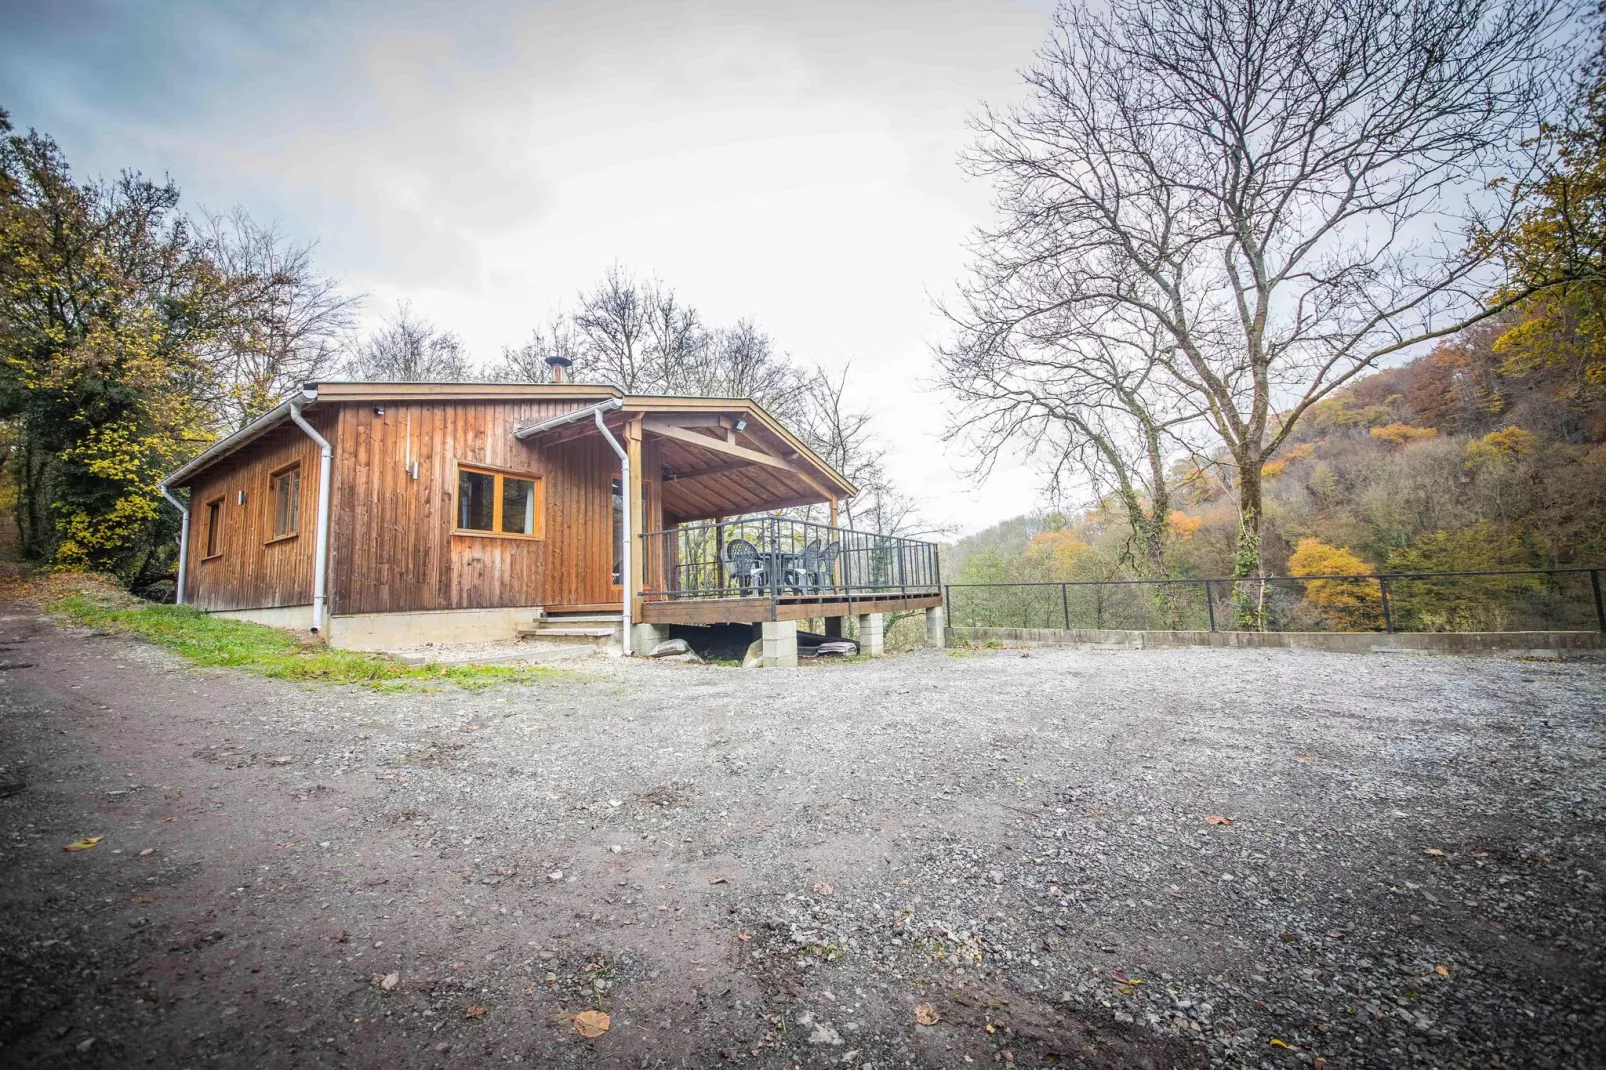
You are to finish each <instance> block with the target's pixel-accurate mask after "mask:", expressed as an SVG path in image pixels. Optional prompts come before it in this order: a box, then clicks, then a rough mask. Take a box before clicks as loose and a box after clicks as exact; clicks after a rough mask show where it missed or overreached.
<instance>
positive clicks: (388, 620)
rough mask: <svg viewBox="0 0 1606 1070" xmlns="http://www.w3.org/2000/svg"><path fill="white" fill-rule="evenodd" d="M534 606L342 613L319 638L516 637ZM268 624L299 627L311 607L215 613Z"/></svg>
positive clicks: (370, 642) (372, 646) (376, 642)
mask: <svg viewBox="0 0 1606 1070" xmlns="http://www.w3.org/2000/svg"><path fill="white" fill-rule="evenodd" d="M538 612H540V607H539V606H519V607H516V608H513V609H441V610H429V611H424V612H417V613H348V614H343V615H340V616H333V617H330V618H329V628H328V631H327V633H326V634H325V636H324V640H325V641H326V642H327V643H328V644H329V645H330V646H332V647H337V648H339V649H342V650H400V649H403V648H406V647H414V646H421V645H422V644H424V643H487V642H495V641H499V640H503V639H514V638H517V637H518V634H519V628H520V627H521V626H524V625H528V624H530V623H531V622H532V621H533V620H534V619H535V616H536V614H537V613H538ZM216 615H217V616H219V617H228V618H229V619H230V620H246V621H250V622H251V623H253V624H266V625H269V626H270V627H274V628H289V629H291V630H293V631H301V632H304V631H306V630H307V629H308V627H310V626H311V624H312V607H311V606H310V605H308V606H287V607H283V608H277V609H238V610H226V611H221V612H219V613H217V614H216Z"/></svg>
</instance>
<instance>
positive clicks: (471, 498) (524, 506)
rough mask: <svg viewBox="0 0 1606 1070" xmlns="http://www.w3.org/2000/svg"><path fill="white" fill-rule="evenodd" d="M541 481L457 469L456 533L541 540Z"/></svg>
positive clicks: (460, 467)
mask: <svg viewBox="0 0 1606 1070" xmlns="http://www.w3.org/2000/svg"><path fill="white" fill-rule="evenodd" d="M540 498H541V493H540V480H539V479H534V478H531V477H529V476H522V475H518V474H516V473H512V472H498V471H496V470H495V469H481V468H468V467H464V466H459V467H458V469H457V531H458V533H459V534H464V535H505V536H512V537H515V538H517V537H523V538H530V539H538V538H540V537H541V527H540V516H541V501H540Z"/></svg>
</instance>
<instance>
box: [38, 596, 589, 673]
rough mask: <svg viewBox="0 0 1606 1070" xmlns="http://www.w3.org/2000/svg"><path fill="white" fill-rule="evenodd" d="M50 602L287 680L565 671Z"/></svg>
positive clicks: (220, 664)
mask: <svg viewBox="0 0 1606 1070" xmlns="http://www.w3.org/2000/svg"><path fill="white" fill-rule="evenodd" d="M50 608H51V609H52V610H53V611H54V612H56V613H60V614H62V615H64V616H67V617H70V618H71V619H73V620H75V621H77V622H78V623H80V624H84V625H87V626H89V627H91V628H98V629H100V630H101V631H106V632H123V633H127V634H130V635H137V636H139V637H140V638H142V639H148V640H150V641H151V642H153V643H155V644H156V645H157V646H160V647H162V648H164V649H166V650H171V651H173V652H174V653H175V654H179V655H182V656H183V657H185V658H188V659H189V660H190V661H193V662H194V663H195V664H197V665H203V666H208V667H215V668H230V669H243V670H244V671H246V672H251V673H256V674H257V675H259V676H272V677H275V678H278V679H282V680H303V681H315V682H321V683H327V684H363V685H365V686H368V687H373V688H376V689H379V690H387V691H391V690H394V691H419V690H432V689H434V688H437V687H438V686H439V685H441V684H454V685H456V686H457V687H462V688H468V689H471V690H478V689H481V688H486V687H492V686H495V685H497V684H527V683H534V682H536V681H540V680H550V679H553V678H555V677H557V676H559V675H561V674H560V673H557V672H556V671H554V670H552V669H545V668H539V667H536V666H531V665H435V664H429V665H419V666H409V665H403V664H402V663H401V662H400V661H398V660H396V659H395V658H392V657H387V656H386V655H384V654H368V653H362V652H359V651H355V650H333V649H331V648H329V647H326V646H323V645H321V644H313V643H301V642H299V641H298V640H297V639H296V637H295V636H294V635H291V634H290V633H289V632H286V631H282V630H280V629H278V628H269V627H266V626H264V625H261V624H247V623H246V622H244V621H238V620H226V619H224V618H222V617H214V616H209V615H207V614H205V613H202V612H200V611H199V610H196V609H193V608H191V607H189V606H163V605H153V604H134V605H108V604H105V603H101V602H96V601H94V600H93V599H90V598H87V597H85V596H84V595H81V594H75V595H71V596H69V597H67V598H63V599H61V600H60V601H59V602H55V603H53V604H52V605H51V607H50Z"/></svg>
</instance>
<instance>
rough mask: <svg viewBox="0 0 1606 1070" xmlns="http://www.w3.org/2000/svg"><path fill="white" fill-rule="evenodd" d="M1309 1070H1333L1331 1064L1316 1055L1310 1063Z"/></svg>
mask: <svg viewBox="0 0 1606 1070" xmlns="http://www.w3.org/2000/svg"><path fill="white" fill-rule="evenodd" d="M1311 1070H1333V1064H1332V1063H1330V1062H1328V1061H1327V1060H1326V1059H1323V1058H1322V1057H1321V1056H1320V1055H1318V1056H1316V1061H1315V1062H1313V1063H1311Z"/></svg>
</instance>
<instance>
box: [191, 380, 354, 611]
mask: <svg viewBox="0 0 1606 1070" xmlns="http://www.w3.org/2000/svg"><path fill="white" fill-rule="evenodd" d="M334 416H335V414H334V413H333V412H330V411H323V412H316V413H308V414H307V422H308V423H310V424H312V426H314V427H316V428H317V429H318V433H319V434H321V435H323V436H324V437H325V438H329V437H331V436H332V435H333V434H334V430H335V421H334ZM295 463H299V464H300V465H301V493H300V497H299V501H298V506H297V514H298V520H297V528H298V529H299V530H298V531H297V533H296V537H295V538H293V539H277V540H275V539H274V538H273V501H272V495H271V494H270V493H269V489H268V488H269V479H270V478H271V477H272V474H273V473H274V472H276V471H278V470H279V469H281V468H283V467H284V466H285V465H288V464H295ZM242 492H243V493H244V495H245V504H243V505H242V504H240V494H241V493H242ZM218 498H221V499H222V506H221V508H220V509H219V513H218V521H219V531H218V535H219V540H218V549H219V550H220V551H221V552H220V553H219V554H218V556H216V557H214V558H211V559H210V560H208V559H207V558H206V506H207V503H208V502H210V501H214V500H216V499H218ZM317 523H318V445H317V443H315V442H313V441H312V439H311V438H309V437H307V434H306V432H304V431H302V430H301V428H299V427H297V426H295V425H294V424H291V423H286V424H285V425H284V426H282V427H276V428H274V429H273V430H272V431H269V432H268V433H267V434H265V435H263V436H262V437H261V438H259V439H257V440H255V441H254V442H252V443H251V444H250V445H248V446H246V447H245V448H244V449H242V450H240V451H239V452H238V453H236V454H234V455H233V456H231V457H230V458H229V459H228V462H227V463H226V464H221V465H217V466H214V467H212V468H209V469H207V470H206V471H204V472H201V473H200V474H199V475H198V476H197V478H196V480H195V482H194V483H192V484H191V485H190V544H189V560H188V562H187V567H186V570H185V587H186V590H185V592H184V596H185V601H186V602H189V603H190V604H191V605H194V606H198V607H199V608H201V609H206V610H227V609H264V608H270V607H275V606H299V605H310V604H311V603H312V551H313V541H314V537H315V534H316V531H317Z"/></svg>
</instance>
